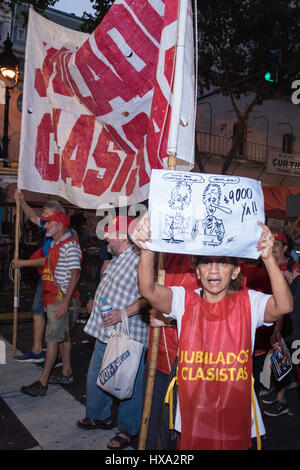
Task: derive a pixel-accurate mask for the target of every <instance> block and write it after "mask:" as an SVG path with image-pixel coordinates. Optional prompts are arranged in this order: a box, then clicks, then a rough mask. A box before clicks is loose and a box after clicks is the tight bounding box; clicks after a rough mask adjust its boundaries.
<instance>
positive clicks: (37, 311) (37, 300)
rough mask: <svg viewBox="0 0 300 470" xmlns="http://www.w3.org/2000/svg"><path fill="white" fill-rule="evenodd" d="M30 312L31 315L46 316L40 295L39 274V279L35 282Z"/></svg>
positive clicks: (40, 283)
mask: <svg viewBox="0 0 300 470" xmlns="http://www.w3.org/2000/svg"><path fill="white" fill-rule="evenodd" d="M31 313H32V314H33V315H43V316H44V317H45V316H46V313H45V310H44V304H43V296H42V276H40V278H39V281H38V283H37V286H36V289H35V294H34V299H33V302H32V307H31Z"/></svg>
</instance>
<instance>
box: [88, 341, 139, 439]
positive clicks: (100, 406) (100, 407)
mask: <svg viewBox="0 0 300 470" xmlns="http://www.w3.org/2000/svg"><path fill="white" fill-rule="evenodd" d="M105 349H106V344H105V343H102V342H101V341H98V340H96V342H95V348H94V352H93V355H92V357H91V362H90V365H89V370H88V376H87V390H86V417H87V418H93V419H106V418H109V417H110V416H111V406H112V403H113V397H112V396H111V395H109V394H108V393H106V392H104V391H103V390H101V388H99V387H98V386H97V384H96V382H97V378H98V374H99V371H100V367H101V364H102V360H103V356H104V352H105ZM145 351H146V349H145V348H144V349H143V352H142V357H141V362H140V366H139V368H138V372H137V376H136V381H135V385H134V390H133V395H132V397H131V398H129V399H127V400H122V401H121V402H120V405H119V411H118V428H119V430H121V429H122V430H124V431H127V432H128V433H129V434H131V435H132V436H135V435H136V434H138V432H139V429H140V422H141V417H142V410H143V375H144V364H145Z"/></svg>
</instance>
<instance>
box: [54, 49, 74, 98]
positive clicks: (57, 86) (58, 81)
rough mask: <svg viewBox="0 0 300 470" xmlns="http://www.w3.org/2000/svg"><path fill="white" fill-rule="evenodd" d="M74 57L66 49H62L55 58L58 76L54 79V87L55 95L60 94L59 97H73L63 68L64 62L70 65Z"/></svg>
mask: <svg viewBox="0 0 300 470" xmlns="http://www.w3.org/2000/svg"><path fill="white" fill-rule="evenodd" d="M71 57H72V53H71V52H69V51H68V50H67V49H65V48H64V47H63V48H62V49H60V51H59V52H58V53H57V56H56V57H55V59H56V60H55V70H56V74H55V77H54V78H53V82H52V86H53V91H54V93H58V94H59V95H63V96H73V93H72V92H71V90H70V89H69V87H68V85H67V84H66V80H65V77H64V76H63V67H62V62H66V63H68V62H69V60H70V59H71Z"/></svg>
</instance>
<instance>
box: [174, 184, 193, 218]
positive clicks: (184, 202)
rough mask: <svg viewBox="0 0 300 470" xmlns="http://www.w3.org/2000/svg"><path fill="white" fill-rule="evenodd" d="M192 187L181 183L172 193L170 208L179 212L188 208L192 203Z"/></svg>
mask: <svg viewBox="0 0 300 470" xmlns="http://www.w3.org/2000/svg"><path fill="white" fill-rule="evenodd" d="M191 193H192V190H191V187H190V185H189V184H186V183H179V184H177V186H176V187H175V188H174V189H173V191H172V193H171V200H170V201H169V204H170V206H171V207H172V208H173V209H175V210H178V211H182V210H183V209H184V207H186V206H188V205H189V204H190V202H191Z"/></svg>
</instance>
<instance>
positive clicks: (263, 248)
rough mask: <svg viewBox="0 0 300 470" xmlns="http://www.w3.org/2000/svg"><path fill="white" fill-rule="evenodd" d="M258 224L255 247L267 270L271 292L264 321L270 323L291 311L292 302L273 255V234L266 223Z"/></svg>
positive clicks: (286, 284) (289, 291) (287, 286)
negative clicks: (260, 230) (258, 236)
mask: <svg viewBox="0 0 300 470" xmlns="http://www.w3.org/2000/svg"><path fill="white" fill-rule="evenodd" d="M259 225H260V226H261V227H262V229H263V232H262V234H261V237H260V239H259V242H258V244H257V248H258V250H259V251H260V252H261V257H262V259H263V261H264V264H265V266H266V269H267V271H268V274H269V278H270V282H271V287H272V292H273V295H272V297H270V299H269V300H268V302H267V305H266V309H265V314H264V321H265V322H267V323H272V322H276V321H277V320H279V319H280V318H281V316H282V315H285V314H286V313H289V312H291V311H292V310H293V305H294V302H293V296H292V294H291V290H290V288H289V285H288V283H287V282H286V280H285V278H284V275H283V273H282V271H281V270H280V268H279V266H278V265H277V263H276V261H275V258H274V256H273V252H272V250H273V244H274V236H273V235H272V232H271V231H270V229H269V228H268V227H267V226H266V225H264V224H262V223H261V222H259Z"/></svg>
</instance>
